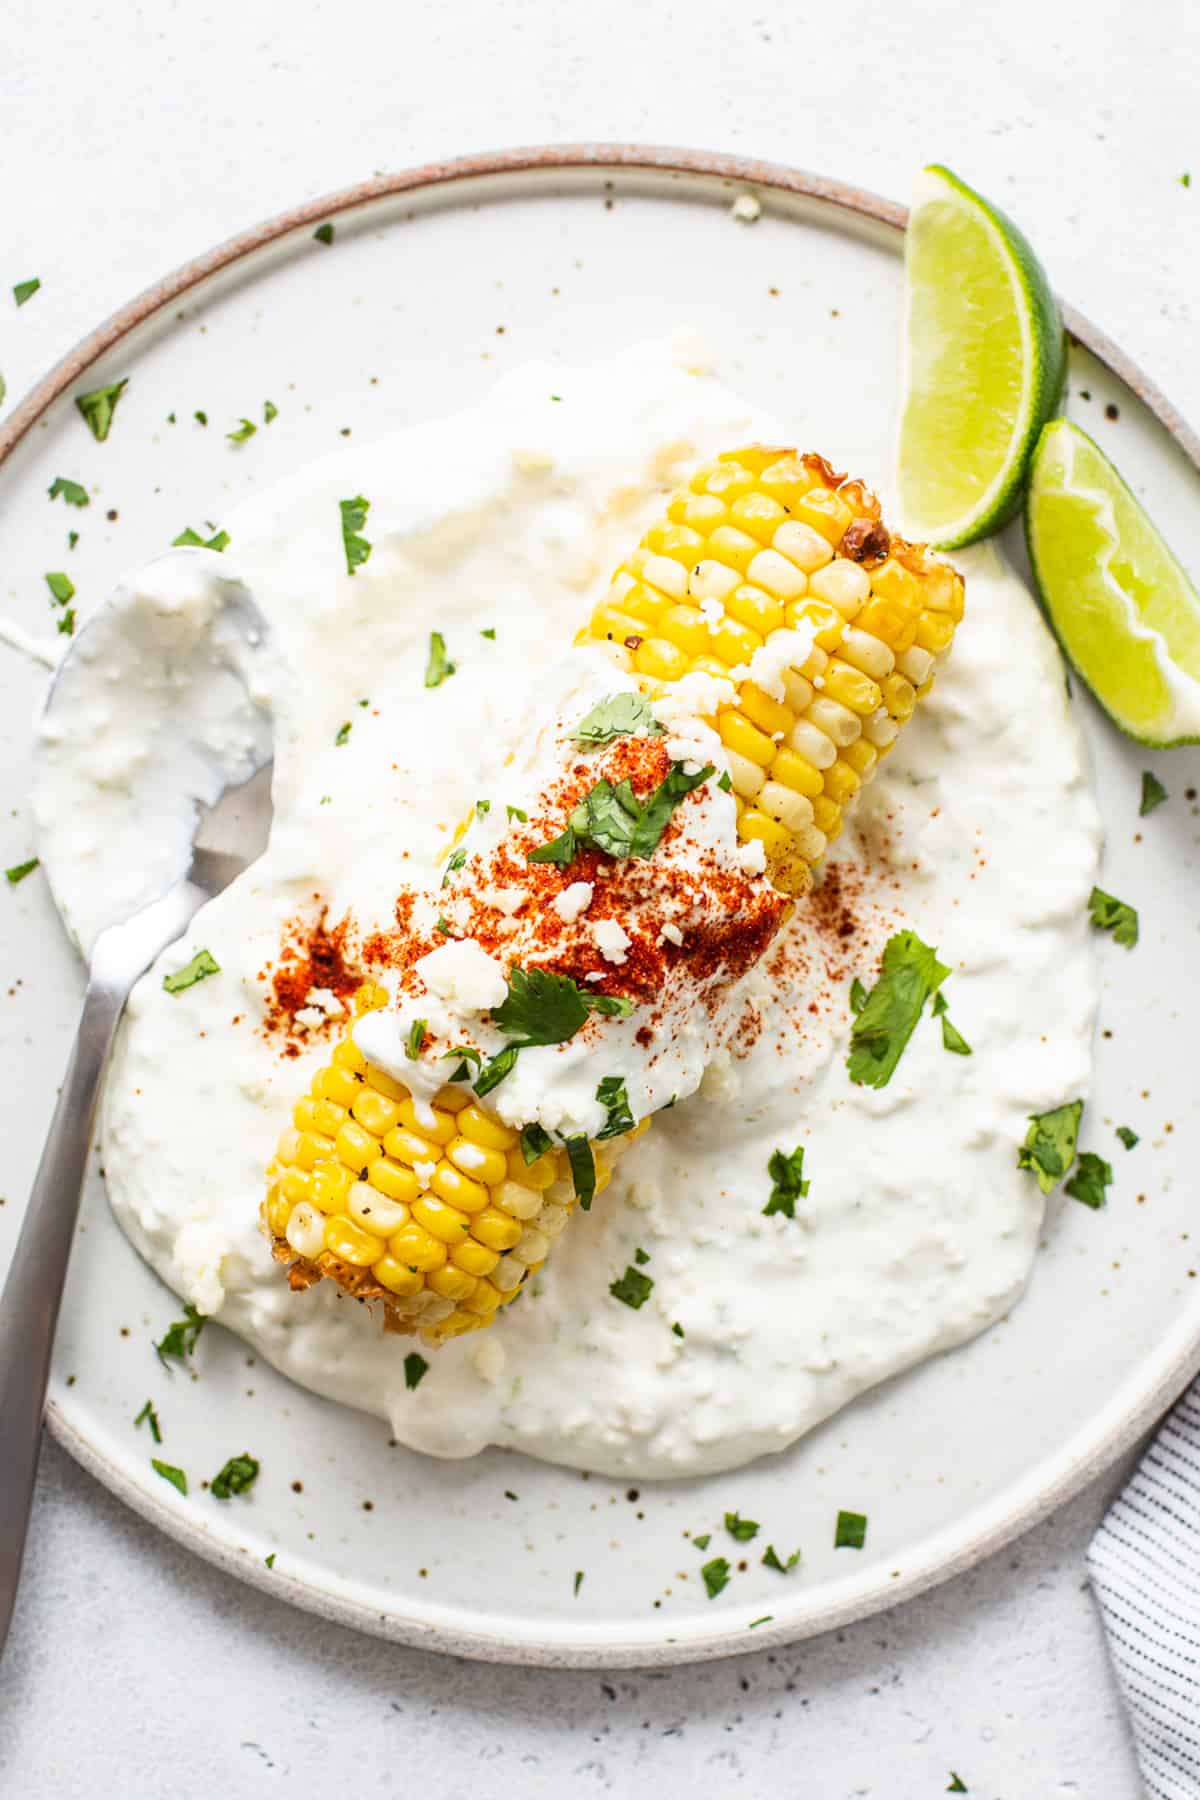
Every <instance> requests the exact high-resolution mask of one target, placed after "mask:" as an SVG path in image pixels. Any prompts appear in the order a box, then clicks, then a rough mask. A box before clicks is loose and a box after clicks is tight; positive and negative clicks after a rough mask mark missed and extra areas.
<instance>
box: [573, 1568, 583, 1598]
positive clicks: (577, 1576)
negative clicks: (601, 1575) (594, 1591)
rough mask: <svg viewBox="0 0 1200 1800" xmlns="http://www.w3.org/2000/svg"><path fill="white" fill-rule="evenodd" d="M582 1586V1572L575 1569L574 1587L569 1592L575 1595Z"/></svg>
mask: <svg viewBox="0 0 1200 1800" xmlns="http://www.w3.org/2000/svg"><path fill="white" fill-rule="evenodd" d="M582 1586H583V1570H582V1569H576V1571H575V1586H574V1588H573V1589H572V1590H571V1591H572V1592H573V1593H576V1594H577V1593H578V1592H579V1590H580V1588H581V1587H582Z"/></svg>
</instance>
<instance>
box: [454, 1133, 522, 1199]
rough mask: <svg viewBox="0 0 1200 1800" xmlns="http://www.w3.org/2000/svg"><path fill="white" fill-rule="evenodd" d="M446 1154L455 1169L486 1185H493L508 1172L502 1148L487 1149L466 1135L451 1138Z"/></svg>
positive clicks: (506, 1160)
mask: <svg viewBox="0 0 1200 1800" xmlns="http://www.w3.org/2000/svg"><path fill="white" fill-rule="evenodd" d="M446 1155H447V1156H448V1157H449V1159H450V1161H451V1162H452V1163H453V1164H454V1166H455V1168H456V1169H461V1170H462V1172H463V1174H464V1175H470V1176H472V1177H473V1178H474V1179H475V1180H476V1181H482V1182H483V1183H484V1185H485V1186H486V1187H490V1188H491V1187H495V1186H496V1185H497V1183H499V1182H501V1181H503V1180H504V1178H505V1176H506V1175H507V1174H508V1157H507V1156H506V1155H505V1153H504V1151H503V1150H489V1149H487V1148H486V1147H485V1146H484V1145H483V1144H477V1143H475V1142H474V1141H473V1140H472V1139H471V1138H468V1137H456V1138H452V1139H451V1140H450V1142H449V1144H447V1146H446Z"/></svg>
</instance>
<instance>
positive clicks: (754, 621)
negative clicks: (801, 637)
mask: <svg viewBox="0 0 1200 1800" xmlns="http://www.w3.org/2000/svg"><path fill="white" fill-rule="evenodd" d="M725 610H726V612H727V613H728V614H729V616H730V618H731V619H736V620H737V622H738V624H739V625H748V626H749V627H750V629H751V631H757V633H758V634H759V636H760V637H762V638H765V637H766V635H767V633H768V632H769V631H781V630H782V629H783V625H784V623H785V620H786V614H785V611H784V605H783V601H782V600H781V599H779V598H778V597H777V596H776V595H775V594H768V593H767V592H765V590H764V589H763V588H761V587H755V586H754V585H753V583H752V582H748V581H744V582H742V584H741V586H740V587H735V588H734V590H733V592H732V594H730V595H729V596H728V598H727V599H726V601H725ZM707 636H708V631H707V627H705V639H706V641H707Z"/></svg>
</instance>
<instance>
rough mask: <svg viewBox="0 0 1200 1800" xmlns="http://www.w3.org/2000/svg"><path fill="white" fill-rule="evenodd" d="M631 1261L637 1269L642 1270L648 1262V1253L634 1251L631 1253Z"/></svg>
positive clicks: (639, 1250) (646, 1251)
mask: <svg viewBox="0 0 1200 1800" xmlns="http://www.w3.org/2000/svg"><path fill="white" fill-rule="evenodd" d="M633 1260H634V1262H635V1263H636V1264H637V1266H638V1268H639V1269H644V1268H645V1266H646V1264H647V1263H648V1262H649V1261H650V1252H649V1251H648V1250H641V1249H638V1250H635V1251H634V1253H633Z"/></svg>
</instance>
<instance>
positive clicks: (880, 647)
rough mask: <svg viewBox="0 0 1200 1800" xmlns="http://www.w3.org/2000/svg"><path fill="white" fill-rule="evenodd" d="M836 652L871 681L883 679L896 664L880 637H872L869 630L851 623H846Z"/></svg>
mask: <svg viewBox="0 0 1200 1800" xmlns="http://www.w3.org/2000/svg"><path fill="white" fill-rule="evenodd" d="M838 654H839V656H840V657H841V659H842V661H843V662H848V663H851V664H852V665H853V666H854V668H856V669H859V670H861V671H862V673H863V674H864V675H869V676H870V677H871V680H872V681H883V680H884V678H885V677H886V676H888V675H890V674H891V672H892V670H893V669H894V668H895V666H896V658H895V657H894V656H893V655H892V652H891V650H890V649H889V648H888V646H887V645H886V644H885V643H883V642H882V640H881V639H879V638H875V637H872V636H871V634H870V632H869V631H858V630H856V628H855V627H854V626H853V625H847V626H846V628H845V629H844V631H843V632H842V646H841V649H840V651H839V652H838Z"/></svg>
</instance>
